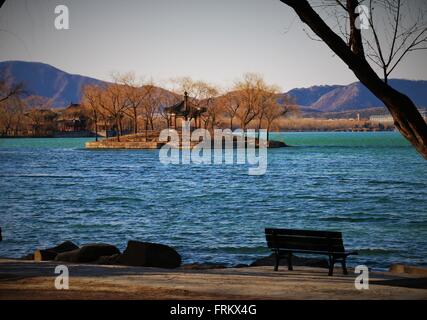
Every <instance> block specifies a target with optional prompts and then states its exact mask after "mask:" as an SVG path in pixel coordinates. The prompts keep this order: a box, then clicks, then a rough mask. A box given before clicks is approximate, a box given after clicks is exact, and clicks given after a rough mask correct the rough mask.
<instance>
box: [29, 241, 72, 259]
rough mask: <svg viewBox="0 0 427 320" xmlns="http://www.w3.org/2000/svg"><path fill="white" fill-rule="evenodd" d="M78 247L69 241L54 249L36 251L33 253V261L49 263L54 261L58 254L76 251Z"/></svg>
mask: <svg viewBox="0 0 427 320" xmlns="http://www.w3.org/2000/svg"><path fill="white" fill-rule="evenodd" d="M78 248H79V247H78V246H77V245H75V244H74V243H72V242H71V241H65V242H63V243H61V244H59V245H57V246H56V247H53V248H48V249H44V250H43V249H41V250H39V249H38V250H36V251H35V252H34V260H35V261H50V260H55V258H56V256H57V255H58V254H59V253H63V252H68V251H72V250H75V249H78Z"/></svg>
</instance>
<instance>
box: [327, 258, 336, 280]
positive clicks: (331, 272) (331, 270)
mask: <svg viewBox="0 0 427 320" xmlns="http://www.w3.org/2000/svg"><path fill="white" fill-rule="evenodd" d="M334 265H335V258H334V257H331V256H329V273H328V276H333V275H334Z"/></svg>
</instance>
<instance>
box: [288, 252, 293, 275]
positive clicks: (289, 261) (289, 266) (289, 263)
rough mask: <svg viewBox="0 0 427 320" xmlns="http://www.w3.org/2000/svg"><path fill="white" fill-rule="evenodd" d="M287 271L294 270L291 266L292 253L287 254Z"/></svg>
mask: <svg viewBox="0 0 427 320" xmlns="http://www.w3.org/2000/svg"><path fill="white" fill-rule="evenodd" d="M288 270H290V271H292V270H294V267H293V266H292V252H289V253H288Z"/></svg>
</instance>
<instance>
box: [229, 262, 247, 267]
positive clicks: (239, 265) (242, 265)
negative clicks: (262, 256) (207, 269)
mask: <svg viewBox="0 0 427 320" xmlns="http://www.w3.org/2000/svg"><path fill="white" fill-rule="evenodd" d="M247 267H249V265H248V264H244V263H239V264H236V265H235V266H232V268H247Z"/></svg>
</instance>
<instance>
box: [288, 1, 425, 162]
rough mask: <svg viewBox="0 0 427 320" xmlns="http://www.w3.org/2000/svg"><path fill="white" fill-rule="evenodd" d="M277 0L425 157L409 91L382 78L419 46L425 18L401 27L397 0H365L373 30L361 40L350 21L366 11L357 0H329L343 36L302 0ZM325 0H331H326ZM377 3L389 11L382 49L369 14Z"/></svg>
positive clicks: (419, 119)
mask: <svg viewBox="0 0 427 320" xmlns="http://www.w3.org/2000/svg"><path fill="white" fill-rule="evenodd" d="M281 2H283V3H284V4H286V5H288V6H290V7H291V8H293V9H294V10H295V12H296V13H297V15H298V16H299V18H300V19H301V21H302V22H304V23H305V24H307V25H308V26H309V27H310V28H311V30H312V31H313V32H314V33H315V34H316V35H317V36H318V37H319V38H320V39H321V40H323V41H324V42H325V43H326V44H327V45H328V47H329V48H331V49H332V50H333V51H334V52H335V53H336V54H337V56H338V57H340V58H341V60H343V62H344V63H345V64H346V65H347V66H348V67H349V68H350V69H351V70H352V71H353V73H354V74H355V75H356V77H357V78H358V79H359V80H360V81H361V82H362V83H363V84H364V85H365V86H366V87H367V88H368V89H369V90H370V91H371V92H372V93H373V94H374V95H375V96H376V97H377V98H379V99H380V100H381V101H382V102H383V103H384V105H385V106H386V107H387V109H388V110H389V111H390V114H391V115H392V117H393V119H394V124H395V126H396V128H397V129H398V130H399V131H400V132H401V134H402V135H403V136H404V137H405V138H406V139H407V140H409V141H410V142H411V143H412V145H414V147H415V148H416V150H417V151H418V152H419V153H421V154H422V155H423V156H424V158H426V159H427V124H426V122H425V121H424V119H423V118H422V116H421V115H420V113H419V111H418V109H417V107H416V106H415V104H414V103H413V102H412V101H411V99H410V98H409V97H407V96H406V95H404V94H402V93H401V92H399V91H397V90H395V89H394V88H392V87H391V86H389V85H388V84H387V78H388V76H389V75H390V73H391V72H392V71H393V70H394V69H395V68H396V66H397V65H398V64H399V63H400V62H401V61H402V60H403V58H404V57H405V56H406V55H407V54H408V53H409V52H413V51H416V50H423V49H425V44H426V41H427V38H426V32H427V31H426V23H425V22H424V21H421V20H420V19H415V20H413V21H412V23H413V24H412V26H409V27H404V26H403V24H402V14H403V13H402V4H403V1H398V0H394V1H392V0H381V1H379V0H378V1H374V0H370V1H369V2H366V3H368V6H369V7H368V8H369V9H370V14H371V16H370V18H369V19H368V20H369V25H370V30H371V31H372V33H373V35H372V37H371V38H369V37H365V41H364V37H363V34H362V32H361V30H360V26H358V25H357V24H356V23H357V22H358V21H360V19H361V18H362V16H361V14H364V17H366V13H363V12H360V11H359V10H358V8H361V7H359V5H360V3H362V1H358V0H346V1H345V2H344V1H339V0H336V1H335V2H334V4H335V5H336V6H337V8H340V9H341V10H343V11H344V16H345V17H346V19H347V22H348V25H349V28H348V29H349V32H348V39H347V38H345V37H344V38H342V37H341V36H340V35H339V34H337V33H336V32H334V31H333V30H332V29H331V27H329V26H328V24H327V23H326V22H325V21H324V20H323V19H322V18H321V17H320V16H319V14H318V13H317V12H316V11H315V10H314V9H313V7H312V6H311V5H310V4H309V2H308V1H307V0H281ZM328 3H329V4H332V1H328ZM363 3H365V2H363ZM381 8H382V9H383V10H386V11H388V12H389V13H391V14H390V15H391V16H392V17H394V18H392V19H391V26H392V27H391V28H390V29H391V30H392V38H391V45H390V47H389V48H390V49H389V50H388V54H386V53H385V50H384V49H383V48H384V46H383V44H382V43H384V42H381V41H380V34H379V32H377V25H376V23H375V20H374V18H373V16H372V13H373V12H374V11H375V10H377V9H378V10H381ZM420 10H421V9H420ZM421 16H422V15H420V17H421ZM406 21H408V20H406ZM370 39H373V43H372V41H370ZM389 41H390V40H389ZM368 43H369V44H368ZM364 45H367V47H368V48H369V51H368V52H365V50H364V48H365V47H364ZM368 60H369V61H371V62H373V63H374V64H375V65H377V66H378V67H381V68H382V75H383V77H384V79H381V78H380V77H379V76H378V75H377V74H376V72H375V70H374V69H373V67H372V66H371V65H370V64H369V62H368Z"/></svg>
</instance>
